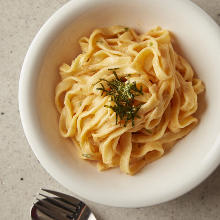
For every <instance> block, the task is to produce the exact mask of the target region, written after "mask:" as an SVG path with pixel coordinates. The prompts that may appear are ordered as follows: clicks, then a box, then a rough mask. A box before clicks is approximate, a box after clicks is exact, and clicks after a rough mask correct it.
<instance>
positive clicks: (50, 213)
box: [34, 203, 68, 220]
mask: <svg viewBox="0 0 220 220" xmlns="http://www.w3.org/2000/svg"><path fill="white" fill-rule="evenodd" d="M34 206H35V207H36V208H37V209H38V210H40V211H41V212H42V213H44V214H45V215H47V216H49V217H51V218H54V219H55V220H68V219H67V218H65V217H64V216H62V215H60V214H59V213H56V212H54V211H51V210H49V209H47V208H45V207H43V206H42V205H40V204H38V203H35V204H34Z"/></svg>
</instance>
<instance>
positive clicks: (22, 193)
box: [0, 0, 220, 220]
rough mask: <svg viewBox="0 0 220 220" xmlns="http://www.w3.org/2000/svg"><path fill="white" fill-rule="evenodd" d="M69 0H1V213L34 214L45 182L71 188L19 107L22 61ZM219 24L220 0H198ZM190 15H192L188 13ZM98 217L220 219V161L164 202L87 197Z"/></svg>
mask: <svg viewBox="0 0 220 220" xmlns="http://www.w3.org/2000/svg"><path fill="white" fill-rule="evenodd" d="M66 2H67V0H37V1H36V0H9V1H6V0H0V219H1V220H9V219H10V220H26V219H30V215H29V212H30V207H31V205H32V203H33V200H34V198H35V195H36V194H37V192H38V191H39V189H40V188H41V187H47V188H51V189H55V190H58V191H62V192H66V193H69V192H68V191H67V190H66V189H65V188H63V187H62V186H61V185H59V184H58V183H57V182H56V181H55V180H54V179H53V178H52V177H50V176H49V175H48V173H46V171H45V170H44V169H43V168H42V166H41V165H40V164H39V162H38V160H37V159H36V157H35V156H34V154H33V152H32V151H31V149H30V147H29V145H28V143H27V141H26V139H25V136H24V133H23V129H22V126H21V122H20V117H19V112H18V99H17V97H18V81H19V75H20V70H21V65H22V62H23V59H24V56H25V54H26V52H27V49H28V46H29V45H30V43H31V41H32V39H33V37H34V36H35V34H36V33H37V31H38V30H39V28H40V27H41V26H42V24H43V23H44V22H45V21H46V20H47V19H48V18H49V16H51V15H52V13H53V12H55V11H56V10H57V9H58V8H59V7H61V6H62V5H63V4H64V3H66ZM194 2H195V3H197V4H198V5H199V6H200V7H201V8H203V9H204V10H205V11H206V12H207V13H208V14H209V15H211V16H212V18H213V19H214V20H215V21H216V22H217V23H218V24H220V0H209V1H208V0H194ZM186 16H187V15H186ZM87 203H88V204H89V205H90V207H91V209H92V210H93V211H94V213H95V214H96V216H97V218H98V219H99V220H138V219H139V220H143V219H147V220H160V219H162V220H170V219H175V220H182V219H183V220H185V219H186V220H197V219H199V220H207V219H208V220H214V219H220V167H219V168H218V169H217V170H216V171H215V172H214V173H213V174H212V175H211V176H210V177H209V178H208V179H207V180H206V181H205V182H203V183H202V184H201V185H200V186H198V187H197V188H196V189H194V190H192V191H191V192H190V193H187V194H186V195H184V196H182V197H180V198H178V199H176V200H173V201H171V202H167V203H164V204H161V205H157V206H153V207H146V208H137V209H126V208H113V207H107V206H103V205H99V204H95V203H92V202H87Z"/></svg>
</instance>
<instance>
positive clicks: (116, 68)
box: [108, 67, 119, 70]
mask: <svg viewBox="0 0 220 220" xmlns="http://www.w3.org/2000/svg"><path fill="white" fill-rule="evenodd" d="M118 69H119V67H115V68H108V70H118Z"/></svg>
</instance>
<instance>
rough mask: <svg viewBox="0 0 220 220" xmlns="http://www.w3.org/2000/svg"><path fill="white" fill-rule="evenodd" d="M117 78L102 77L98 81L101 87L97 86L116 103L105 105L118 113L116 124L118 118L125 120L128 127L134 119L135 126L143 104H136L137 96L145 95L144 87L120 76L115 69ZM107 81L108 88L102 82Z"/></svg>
mask: <svg viewBox="0 0 220 220" xmlns="http://www.w3.org/2000/svg"><path fill="white" fill-rule="evenodd" d="M113 74H114V76H115V79H113V80H111V81H108V80H106V79H100V80H99V81H98V82H97V83H100V85H101V88H96V89H97V90H100V91H102V94H101V95H103V94H104V95H105V96H110V97H111V101H113V102H114V103H115V105H113V106H109V105H105V107H107V108H111V109H112V110H113V111H114V112H115V113H116V124H118V118H120V120H121V121H122V120H123V121H124V126H125V127H126V125H127V123H128V121H130V120H131V121H132V126H134V118H135V117H136V118H139V116H138V114H137V113H138V111H139V109H140V107H141V105H142V104H139V105H135V104H134V98H135V96H139V95H143V92H142V87H140V89H138V88H137V85H136V82H129V81H127V80H126V79H125V78H124V77H121V78H119V77H118V75H117V74H116V72H115V71H113ZM102 81H103V82H106V84H107V86H108V87H107V88H105V86H104V85H103V83H101V82H102Z"/></svg>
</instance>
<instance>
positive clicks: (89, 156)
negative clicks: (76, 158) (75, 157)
mask: <svg viewBox="0 0 220 220" xmlns="http://www.w3.org/2000/svg"><path fill="white" fill-rule="evenodd" d="M82 156H83V157H86V158H91V154H82Z"/></svg>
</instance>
